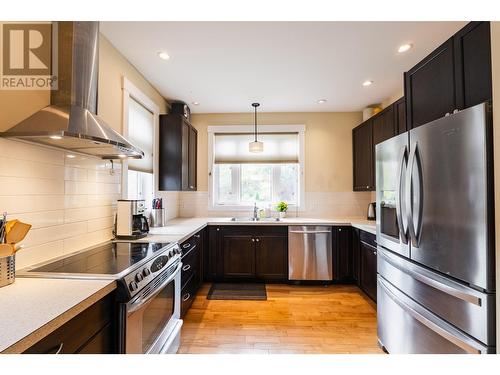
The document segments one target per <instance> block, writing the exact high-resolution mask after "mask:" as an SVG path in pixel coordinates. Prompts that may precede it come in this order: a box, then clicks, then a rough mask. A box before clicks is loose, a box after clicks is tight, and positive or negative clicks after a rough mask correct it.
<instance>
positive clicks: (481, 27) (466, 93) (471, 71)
mask: <svg viewBox="0 0 500 375" xmlns="http://www.w3.org/2000/svg"><path fill="white" fill-rule="evenodd" d="M454 41H455V46H454V48H455V74H456V81H457V108H458V109H463V108H468V107H472V106H474V105H476V104H480V103H483V102H485V101H487V100H490V99H491V98H492V83H491V35H490V23H489V22H470V23H469V24H467V26H465V27H464V28H463V29H462V30H460V31H459V32H458V33H457V34H456V35H455V37H454Z"/></svg>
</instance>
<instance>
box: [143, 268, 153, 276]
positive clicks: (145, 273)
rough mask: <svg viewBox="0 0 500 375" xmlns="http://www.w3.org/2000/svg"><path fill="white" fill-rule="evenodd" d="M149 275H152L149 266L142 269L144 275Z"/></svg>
mask: <svg viewBox="0 0 500 375" xmlns="http://www.w3.org/2000/svg"><path fill="white" fill-rule="evenodd" d="M149 275H151V271H150V270H149V268H144V269H143V270H142V276H144V277H148V276H149Z"/></svg>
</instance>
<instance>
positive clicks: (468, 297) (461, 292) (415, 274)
mask: <svg viewBox="0 0 500 375" xmlns="http://www.w3.org/2000/svg"><path fill="white" fill-rule="evenodd" d="M378 254H379V255H380V256H381V257H382V258H383V259H384V260H385V261H387V262H388V263H389V264H391V265H392V266H394V267H396V268H397V269H399V270H401V271H402V272H404V273H406V274H407V275H409V276H411V277H412V278H414V279H415V280H418V281H420V282H421V283H424V284H426V285H428V286H430V287H432V288H434V289H437V290H439V291H441V292H443V293H446V294H449V295H451V296H453V297H456V298H459V299H461V300H462V301H465V302H469V303H472V304H474V305H476V306H481V305H482V300H481V298H479V297H477V296H475V295H473V294H471V293H470V292H468V291H467V289H465V288H463V287H462V288H461V287H459V286H455V285H452V284H451V283H450V282H446V281H445V279H444V278H441V277H440V278H439V279H440V280H435V279H434V278H432V277H430V276H428V275H424V274H423V273H422V272H419V271H418V268H417V267H412V266H411V264H409V265H408V264H407V265H406V266H405V265H404V264H403V262H402V261H401V260H400V259H398V258H397V257H396V256H394V255H392V254H389V252H387V251H385V250H382V249H381V248H379V249H378Z"/></svg>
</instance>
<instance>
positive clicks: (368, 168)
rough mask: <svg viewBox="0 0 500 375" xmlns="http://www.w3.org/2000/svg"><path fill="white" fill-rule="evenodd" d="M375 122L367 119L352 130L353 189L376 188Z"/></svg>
mask: <svg viewBox="0 0 500 375" xmlns="http://www.w3.org/2000/svg"><path fill="white" fill-rule="evenodd" d="M372 129H373V123H372V120H371V119H370V120H367V121H365V122H364V123H363V124H361V125H360V126H358V127H356V128H354V129H353V131H352V143H353V190H354V191H370V190H374V189H375V182H374V175H375V174H374V173H373V171H374V162H375V160H374V149H373V134H372Z"/></svg>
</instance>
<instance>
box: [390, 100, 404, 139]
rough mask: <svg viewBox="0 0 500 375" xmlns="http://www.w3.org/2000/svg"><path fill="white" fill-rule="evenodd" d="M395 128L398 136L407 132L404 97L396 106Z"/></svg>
mask: <svg viewBox="0 0 500 375" xmlns="http://www.w3.org/2000/svg"><path fill="white" fill-rule="evenodd" d="M393 106H394V111H393V112H394V128H395V130H396V134H402V133H404V132H406V101H405V97H404V96H403V97H402V98H401V99H399V100H398V101H396V102H395V103H394V104H393Z"/></svg>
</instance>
